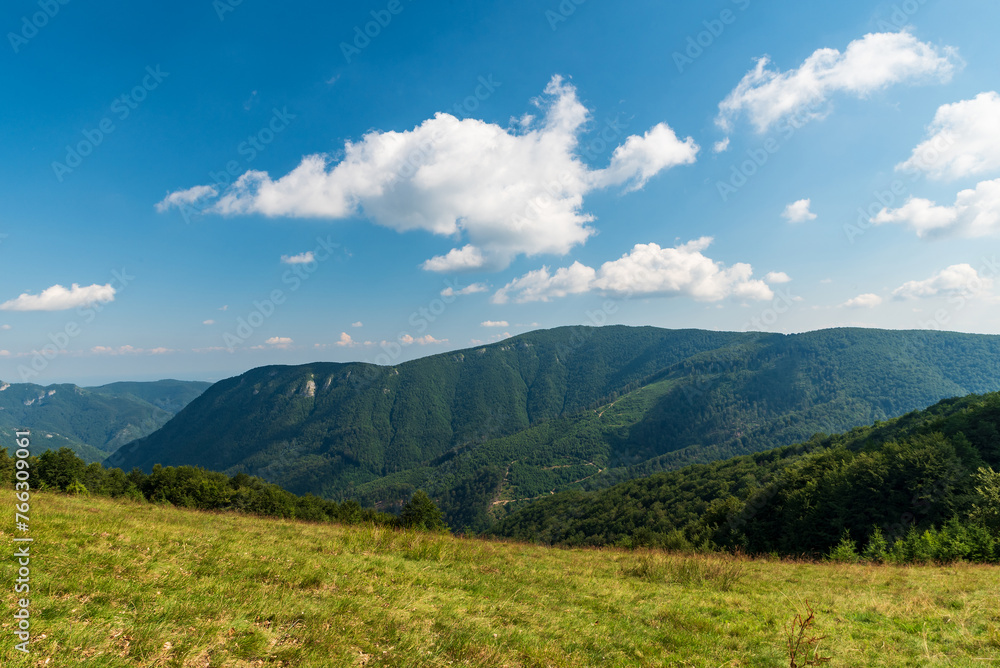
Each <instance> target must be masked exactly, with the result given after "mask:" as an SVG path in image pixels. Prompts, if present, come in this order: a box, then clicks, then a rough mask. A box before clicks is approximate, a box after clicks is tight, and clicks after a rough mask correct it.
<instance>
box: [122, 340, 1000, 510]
mask: <svg viewBox="0 0 1000 668" xmlns="http://www.w3.org/2000/svg"><path fill="white" fill-rule="evenodd" d="M996 390H1000V337H998V336H987V335H972V334H956V333H949V332H929V331H884V330H868V329H831V330H823V331H818V332H810V333H805V334H798V335H787V336H786V335H781V334H762V333H731V332H708V331H701V330H665V329H658V328H652V327H638V328H631V327H622V326H614V327H602V328H588V327H563V328H558V329H553V330H544V331H537V332H531V333H528V334H523V335H520V336H516V337H513V338H511V339H507V340H505V341H503V342H500V343H496V344H492V345H488V346H482V347H478V348H471V349H468V350H463V351H460V352H453V353H445V354H440V355H435V356H432V357H426V358H423V359H418V360H413V361H410V362H406V363H403V364H399V365H398V366H395V367H378V366H373V365H367V364H360V363H351V364H333V363H315V364H307V365H302V366H271V367H262V368H259V369H254V370H252V371H249V372H247V373H245V374H243V375H241V376H238V377H236V378H230V379H228V380H224V381H221V382H219V383H216V384H215V385H214V386H212V387H211V388H210V389H209V390H207V391H206V392H205V393H204V394H203V395H202V396H200V397H199V398H197V399H195V400H194V401H192V402H191V404H190V405H188V406H187V407H186V408H185V409H183V410H182V411H180V413H178V415H177V416H176V417H175V418H174V419H173V420H171V421H170V422H169V423H167V424H166V425H165V426H164V427H163V428H162V429H160V430H159V431H157V432H155V433H153V434H151V435H149V436H148V437H146V438H143V439H140V440H138V441H136V442H134V443H131V444H129V445H128V446H126V447H124V448H121V449H120V450H119V451H118V452H116V453H115V455H114V456H112V457H110V458H109V459H108V461H107V463H108V464H109V465H113V466H121V467H123V468H125V469H129V468H131V467H133V466H139V467H141V468H144V469H146V470H149V469H150V468H151V467H152V466H153V464H156V463H161V464H163V465H180V464H190V465H198V466H203V467H205V468H209V469H214V470H219V471H226V472H229V473H234V472H239V471H244V472H247V473H250V474H254V475H259V476H261V477H264V478H265V479H267V480H270V481H272V482H275V483H278V484H280V485H282V486H283V487H286V488H287V489H289V490H291V491H294V492H298V493H303V492H313V493H316V494H320V495H323V496H327V497H334V498H338V497H352V498H356V499H358V500H360V501H362V502H365V503H369V504H373V505H378V506H379V507H389V506H393V505H396V504H398V503H400V502H401V501H403V500H405V499H407V498H408V497H409V495H410V494H411V493H412V491H413V490H414V489H415V488H418V487H420V488H423V489H425V490H427V491H428V492H429V493H430V494H431V495H432V496H433V497H434V498H435V499H436V500H437V501H438V502H439V503H440V504H441V506H442V508H443V509H444V510H445V511H446V513H447V515H448V519H449V521H450V522H451V524H452V526H454V527H458V528H466V529H483V528H486V527H487V526H489V525H490V524H491V523H492V522H493V521H494V520H495V519H497V518H500V517H502V516H504V515H505V514H507V512H508V511H510V510H512V509H515V508H517V507H519V506H523V505H525V504H526V503H528V502H529V501H530V500H531V499H532V498H535V497H538V496H541V495H545V494H549V493H551V492H552V491H557V490H560V489H565V488H570V487H585V488H595V487H607V486H610V485H612V484H615V483H617V482H620V481H622V480H627V479H632V478H635V477H639V476H642V475H646V474H649V473H652V472H656V471H660V470H669V469H675V468H678V467H680V466H683V465H685V464H689V463H692V462H704V461H712V460H717V459H722V458H725V457H730V456H733V455H738V454H745V453H749V452H758V451H762V450H766V449H769V448H773V447H776V446H781V445H787V444H790V443H795V442H797V441H801V440H805V439H807V438H809V436H811V435H812V434H813V433H815V432H827V433H831V432H836V431H842V430H845V429H849V428H851V427H854V426H857V425H862V424H870V423H871V422H873V421H874V420H879V419H885V418H888V417H892V416H896V415H901V414H903V413H906V412H909V411H912V410H914V409H919V408H924V407H926V406H929V405H931V404H933V403H935V402H936V401H939V400H940V399H943V398H946V397H953V396H958V395H965V394H969V393H972V392H977V393H982V392H989V391H996Z"/></svg>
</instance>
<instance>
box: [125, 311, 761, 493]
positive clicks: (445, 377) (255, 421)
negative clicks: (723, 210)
mask: <svg viewBox="0 0 1000 668" xmlns="http://www.w3.org/2000/svg"><path fill="white" fill-rule="evenodd" d="M745 336H746V335H740V334H732V333H724V332H704V331H698V330H680V331H671V330H662V329H656V328H652V327H643V328H603V329H594V328H585V327H575V328H574V327H567V328H560V329H557V330H549V331H540V332H534V333H531V334H526V335H523V336H519V337H515V338H514V339H510V340H508V341H504V342H502V343H499V344H494V345H490V346H484V347H481V348H476V349H469V350H465V351H460V352H455V353H446V354H442V355H435V356H433V357H427V358H423V359H418V360H413V361H411V362H406V363H404V364H400V365H399V366H397V367H378V366H374V365H369V364H359V363H352V364H334V363H316V364H309V365H303V366H297V367H283V366H275V367H263V368H260V369H254V370H252V371H249V372H247V373H245V374H243V375H242V376H239V377H237V378H231V379H228V380H225V381H221V382H219V383H216V384H215V385H214V386H213V387H212V388H210V389H209V390H208V391H207V392H206V393H205V394H204V395H202V396H201V397H200V398H199V399H198V400H196V401H194V402H192V403H191V404H190V405H189V406H188V407H186V408H185V409H184V410H183V411H181V412H180V413H179V414H178V417H177V418H176V419H175V420H172V421H171V422H170V423H168V425H167V426H166V427H165V428H164V429H163V430H160V431H159V432H157V433H156V434H154V435H152V436H150V437H148V438H146V439H143V440H141V441H138V442H136V443H133V444H130V445H129V446H128V447H127V448H124V449H122V451H120V452H119V453H118V454H117V456H115V457H114V458H112V459H109V460H108V463H109V464H110V465H114V466H124V467H131V466H139V467H142V468H146V469H149V468H150V467H151V466H152V465H153V464H155V463H162V464H164V465H169V464H197V465H200V466H204V467H206V468H210V469H215V470H230V469H232V470H234V471H235V470H243V471H245V472H247V473H252V474H254V475H261V476H263V477H265V478H267V479H269V480H272V481H274V482H278V483H279V484H281V485H282V486H284V487H286V488H288V489H290V490H292V491H302V492H304V491H314V492H320V493H325V494H333V493H336V492H338V491H342V490H345V489H347V488H349V487H350V486H351V485H353V484H361V483H364V482H368V481H370V480H373V479H375V478H379V477H382V476H384V475H387V474H390V473H394V472H398V471H403V470H407V469H410V468H413V467H415V466H420V465H423V464H425V463H426V462H429V461H431V460H433V459H434V458H436V457H439V456H441V455H443V454H444V453H446V452H447V451H448V450H450V449H452V448H455V447H460V446H462V445H466V444H472V443H476V442H482V441H484V440H486V439H488V438H490V437H495V436H497V435H505V434H511V433H514V432H516V431H519V430H521V429H524V428H526V427H528V426H530V425H531V424H533V423H537V422H540V421H542V420H547V419H552V418H556V417H558V416H560V415H562V414H565V413H572V412H576V411H580V410H583V409H585V408H586V407H587V406H589V405H590V404H593V403H595V402H600V401H602V400H604V398H606V397H608V396H611V395H613V394H615V393H618V392H622V391H626V390H627V389H628V388H629V387H630V386H639V385H641V384H642V383H644V382H646V380H647V379H648V378H649V377H650V376H651V375H652V374H655V373H657V372H658V371H660V370H661V369H663V368H665V367H667V366H670V365H672V364H675V363H677V362H678V361H680V360H683V359H685V358H687V357H690V356H691V355H693V354H697V353H699V352H704V351H708V350H713V349H717V348H719V347H721V346H725V345H728V344H730V343H732V342H734V341H737V340H739V339H740V338H744V337H745ZM751 336H754V337H755V336H758V335H751Z"/></svg>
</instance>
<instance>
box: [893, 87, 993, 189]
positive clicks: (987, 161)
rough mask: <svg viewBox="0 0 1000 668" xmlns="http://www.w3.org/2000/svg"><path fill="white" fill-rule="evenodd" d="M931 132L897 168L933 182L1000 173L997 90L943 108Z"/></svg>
mask: <svg viewBox="0 0 1000 668" xmlns="http://www.w3.org/2000/svg"><path fill="white" fill-rule="evenodd" d="M928 131H929V133H931V134H930V136H929V137H928V138H927V139H926V140H925V141H923V142H921V143H920V144H919V145H917V147H916V148H915V149H913V154H912V155H911V156H910V158H909V159H908V160H906V161H905V162H901V163H899V164H898V165H896V169H898V170H906V171H916V172H924V173H926V174H927V175H928V176H929V177H931V178H933V179H958V178H962V177H966V176H975V175H978V174H983V173H985V172H991V171H996V170H1000V95H997V93H996V92H995V91H990V92H988V93H980V94H979V95H977V96H976V97H975V98H973V99H971V100H962V101H961V102H955V103H954V104H945V105H943V106H941V107H939V108H938V110H937V113H936V114H934V120H933V121H932V122H931V125H930V127H929V128H928Z"/></svg>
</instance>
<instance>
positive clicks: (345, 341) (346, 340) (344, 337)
mask: <svg viewBox="0 0 1000 668" xmlns="http://www.w3.org/2000/svg"><path fill="white" fill-rule="evenodd" d="M333 345H335V346H341V347H344V348H351V347H353V346H356V345H358V344H357V343H356V342H355V341H354V339H353V338H351V335H350V334H348V333H347V332H341V333H340V339H339V340H338V341H336V342H334V344H333Z"/></svg>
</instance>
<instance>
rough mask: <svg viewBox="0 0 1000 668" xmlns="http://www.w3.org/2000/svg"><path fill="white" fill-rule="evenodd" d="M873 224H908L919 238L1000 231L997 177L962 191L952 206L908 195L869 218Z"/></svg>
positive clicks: (977, 235) (973, 235)
mask: <svg viewBox="0 0 1000 668" xmlns="http://www.w3.org/2000/svg"><path fill="white" fill-rule="evenodd" d="M872 222H873V223H875V224H876V225H882V224H885V223H899V224H903V225H908V226H910V228H912V229H913V230H914V231H915V232H916V233H917V236H919V237H925V236H931V235H945V234H954V235H958V236H963V237H972V238H975V237H987V236H996V235H997V234H1000V179H994V180H993V181H982V182H980V183H979V184H977V185H976V187H975V189H972V188H969V189H966V190H962V191H960V192H959V193H958V195H957V196H956V197H955V203H954V204H953V205H951V206H944V205H938V204H936V203H935V202H932V201H931V200H928V199H923V198H920V197H911V198H910V199H908V200H907V201H906V203H904V204H903V206H901V207H899V208H898V209H887V208H886V209H882V210H881V211H879V212H878V214H877V215H876V216H875V217H874V218H872Z"/></svg>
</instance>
